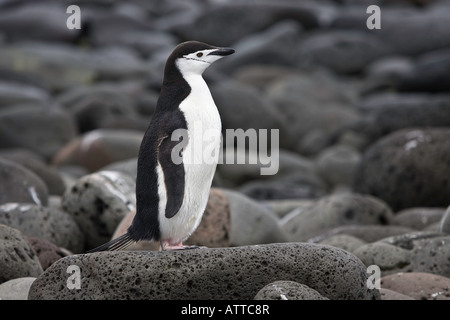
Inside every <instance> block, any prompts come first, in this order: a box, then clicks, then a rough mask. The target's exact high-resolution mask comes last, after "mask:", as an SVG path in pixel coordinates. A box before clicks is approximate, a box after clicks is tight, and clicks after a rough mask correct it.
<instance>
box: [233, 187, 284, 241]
mask: <svg viewBox="0 0 450 320" xmlns="http://www.w3.org/2000/svg"><path fill="white" fill-rule="evenodd" d="M224 192H225V194H226V196H227V198H228V202H229V207H230V215H231V236H230V245H231V246H243V245H252V244H263V243H273V242H282V241H283V240H284V236H283V234H282V232H281V230H280V227H279V226H278V219H277V218H276V216H275V215H274V214H273V213H272V212H271V211H270V210H268V209H267V208H265V207H264V206H263V205H262V204H260V203H258V202H257V201H255V200H253V199H251V198H249V197H247V196H245V195H243V194H241V193H239V192H236V191H231V190H224Z"/></svg>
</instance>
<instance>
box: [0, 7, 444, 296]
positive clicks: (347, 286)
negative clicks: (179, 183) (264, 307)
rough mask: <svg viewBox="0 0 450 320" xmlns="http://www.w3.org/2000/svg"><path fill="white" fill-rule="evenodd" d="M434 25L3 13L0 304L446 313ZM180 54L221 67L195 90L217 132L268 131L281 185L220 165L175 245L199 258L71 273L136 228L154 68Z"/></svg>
mask: <svg viewBox="0 0 450 320" xmlns="http://www.w3.org/2000/svg"><path fill="white" fill-rule="evenodd" d="M71 4H77V5H79V6H80V8H81V22H82V25H81V29H80V30H77V29H75V30H69V29H68V28H67V27H66V20H67V18H68V17H69V14H67V13H66V9H67V7H68V6H69V5H71ZM371 4H376V5H378V6H379V7H380V8H381V29H380V30H369V29H368V28H367V26H366V20H367V18H368V17H369V14H367V13H366V9H367V6H369V5H371ZM449 15H450V4H449V3H448V1H438V0H434V1H433V0H428V1H425V0H424V1H419V0H417V1H406V0H403V1H389V0H373V1H352V0H344V1H332V0H328V1H327V0H321V1H294V0H283V1H268V0H263V1H251V0H238V1H203V0H196V1H181V0H170V1H168V0H164V1H162V0H161V1H157V0H155V1H139V0H134V1H108V0H95V1H82V0H80V1H56V0H54V1H50V0H49V1H44V0H39V1H37V0H35V1H32V2H30V1H9V0H5V1H0V299H27V298H30V299H72V298H77V299H185V298H188V299H276V300H284V299H385V300H394V299H429V300H431V299H438V300H439V299H447V300H448V299H450V258H449V257H450V210H448V209H447V207H448V206H449V204H450V182H449V181H450V180H449V177H450V95H449V94H448V93H449V91H450V27H449V20H448V16H449ZM193 39H195V40H200V41H205V42H208V43H211V44H214V45H218V46H229V47H233V48H235V49H236V53H235V54H234V55H233V56H230V57H227V59H224V60H223V61H220V62H218V63H217V64H215V65H214V66H213V67H211V68H210V69H209V70H208V71H207V72H206V73H205V78H206V80H207V82H208V83H209V85H210V88H211V92H212V94H213V97H214V99H215V101H216V104H217V106H218V108H219V111H220V114H221V117H222V122H223V127H224V129H237V128H242V129H244V130H246V129H250V128H252V129H257V130H258V129H279V130H280V131H279V134H280V135H279V136H280V141H279V144H280V152H279V171H278V173H277V174H276V175H267V176H262V175H261V174H260V169H261V167H263V164H261V163H259V164H253V165H250V164H242V165H240V164H235V165H231V164H221V165H219V166H218V169H217V172H216V176H215V179H214V183H213V189H212V190H211V194H210V199H209V202H208V207H207V209H206V212H205V215H204V217H203V220H202V223H201V225H200V227H199V228H198V229H197V231H196V232H195V233H194V234H193V235H192V237H191V238H190V239H189V242H190V243H191V244H198V245H202V246H207V247H208V249H198V250H188V251H177V252H158V251H157V249H158V248H157V246H156V245H154V244H147V243H139V244H137V245H136V246H135V247H134V248H132V249H137V250H144V251H136V250H134V251H124V252H113V253H108V252H106V253H104V252H103V253H95V254H84V252H85V251H86V250H88V249H90V248H93V247H95V246H97V245H100V244H102V243H104V242H105V241H108V240H109V239H111V238H112V237H115V236H117V235H120V234H122V233H123V232H124V230H126V228H127V226H128V225H129V223H130V221H131V219H132V218H133V215H134V210H135V191H134V187H135V186H134V184H135V183H134V180H135V175H136V157H137V151H138V148H139V145H140V142H141V139H142V136H143V133H144V131H145V129H146V128H147V126H148V123H149V120H150V119H151V117H152V114H153V112H154V109H155V104H156V99H157V97H158V93H159V88H160V84H161V79H162V70H163V66H164V63H165V59H166V58H167V56H168V54H169V53H170V52H171V50H172V49H173V48H174V46H176V45H177V44H178V43H179V42H182V41H185V40H193ZM237 152H238V153H245V152H247V151H242V150H238V151H237ZM250 153H252V151H250ZM71 266H72V267H71ZM73 266H75V268H78V269H75V270H74V269H68V268H73ZM369 266H376V267H378V268H379V271H380V276H381V282H380V283H381V289H380V290H377V289H373V287H371V286H370V284H375V282H373V283H372V282H370V281H371V280H373V279H374V278H373V276H374V275H376V272H375V273H371V272H372V271H370V270H373V269H370V268H369V269H368V267H369ZM72 276H73V277H74V278H70V279H69V277H72ZM77 276H79V278H78V279H79V280H80V281H79V283H78V284H79V288H78V287H76V288H73V287H71V286H70V285H69V284H70V283H72V282H68V279H69V280H70V281H72V280H73V283H72V284H73V285H74V286H76V285H77V282H76V277H77ZM367 280H369V282H370V283H369V285H368V282H367ZM205 288H207V289H205Z"/></svg>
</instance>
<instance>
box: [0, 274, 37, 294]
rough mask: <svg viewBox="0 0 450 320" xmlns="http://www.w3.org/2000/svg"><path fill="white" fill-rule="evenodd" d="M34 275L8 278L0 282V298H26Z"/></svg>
mask: <svg viewBox="0 0 450 320" xmlns="http://www.w3.org/2000/svg"><path fill="white" fill-rule="evenodd" d="M34 280H36V278H34V277H23V278H17V279H12V280H8V281H6V282H3V283H2V284H0V300H28V292H29V291H30V287H31V284H32V283H33V282H34Z"/></svg>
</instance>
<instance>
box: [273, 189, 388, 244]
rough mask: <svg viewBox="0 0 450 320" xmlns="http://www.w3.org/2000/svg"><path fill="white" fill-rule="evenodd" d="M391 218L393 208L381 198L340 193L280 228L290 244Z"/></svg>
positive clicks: (300, 212) (284, 221)
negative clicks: (335, 229)
mask: <svg viewBox="0 0 450 320" xmlns="http://www.w3.org/2000/svg"><path fill="white" fill-rule="evenodd" d="M391 217H392V211H391V209H390V208H389V206H387V205H386V204H385V203H384V202H383V201H381V200H379V199H376V198H374V197H371V196H365V195H360V194H338V195H333V196H328V197H323V198H321V199H320V200H318V201H317V202H316V203H315V204H313V205H311V206H309V207H306V208H301V209H300V210H295V211H293V212H291V213H289V214H288V215H286V216H285V217H284V218H283V219H282V220H281V221H280V225H281V230H282V231H283V233H284V234H285V236H286V238H287V240H288V241H306V240H308V239H310V238H313V237H316V236H318V235H319V234H321V233H324V232H326V231H329V230H331V229H332V228H335V227H338V226H342V225H370V224H379V225H385V224H387V223H388V222H389V220H390V219H391Z"/></svg>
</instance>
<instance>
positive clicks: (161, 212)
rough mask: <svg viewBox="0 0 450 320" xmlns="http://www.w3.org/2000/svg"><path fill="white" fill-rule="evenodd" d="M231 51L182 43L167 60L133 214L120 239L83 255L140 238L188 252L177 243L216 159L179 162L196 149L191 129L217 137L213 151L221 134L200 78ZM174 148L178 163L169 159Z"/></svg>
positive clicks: (193, 221)
mask: <svg viewBox="0 0 450 320" xmlns="http://www.w3.org/2000/svg"><path fill="white" fill-rule="evenodd" d="M232 53H234V49H231V48H219V47H215V46H212V45H208V44H205V43H202V42H197V41H188V42H184V43H181V44H179V45H178V46H177V47H176V48H175V49H174V51H173V52H172V53H171V55H170V56H169V57H168V59H167V62H166V65H165V68H164V80H163V84H162V87H161V92H160V95H159V99H158V102H157V105H156V110H155V114H154V115H153V118H152V120H151V122H150V125H149V127H148V129H147V131H146V132H145V135H144V137H143V139H142V143H141V147H140V150H139V156H138V164H137V177H136V215H135V217H134V219H133V222H132V224H131V226H130V227H129V228H128V230H127V232H126V233H125V234H124V235H122V236H120V237H118V238H116V239H113V240H111V241H110V242H107V243H105V244H103V245H101V246H99V247H97V248H95V249H92V250H90V251H89V252H96V251H111V250H120V249H124V248H126V247H127V246H129V245H131V244H133V243H135V242H137V241H141V240H147V241H160V243H161V249H162V250H171V249H172V250H173V249H185V248H189V247H187V246H184V245H183V241H185V240H186V239H187V238H188V237H189V236H190V235H191V234H192V232H193V231H194V230H195V229H196V228H197V226H198V225H199V223H200V221H201V218H202V215H203V212H204V210H205V208H206V204H207V201H208V197H209V191H210V188H211V183H212V179H213V176H214V172H215V170H216V166H217V162H218V156H219V155H218V154H217V155H216V156H213V159H212V161H207V162H203V163H197V162H195V163H192V161H185V156H186V155H191V154H193V153H198V151H199V150H194V149H193V148H194V147H193V146H194V145H195V144H196V143H195V142H196V141H193V140H194V136H193V134H192V133H193V131H194V130H195V128H196V126H197V127H201V130H203V131H208V132H209V133H210V132H213V134H216V135H219V137H218V139H217V137H216V139H215V140H213V141H216V142H214V143H217V144H218V145H217V148H218V147H219V145H220V132H221V120H220V115H219V112H218V110H217V107H216V105H215V103H214V100H213V98H212V96H211V93H210V91H209V88H208V86H207V84H206V82H205V81H204V79H203V77H202V74H203V72H204V71H205V70H206V68H208V67H209V66H210V65H211V64H212V63H213V62H215V61H217V60H219V59H221V58H223V57H224V56H227V55H230V54H232ZM179 129H184V130H186V132H187V139H186V136H184V138H179V139H174V138H173V133H174V131H176V130H179ZM183 140H185V141H183ZM179 144H182V146H183V148H182V152H180V153H179V156H180V159H182V161H181V163H180V162H179V161H178V162H177V161H173V150H174V148H178V149H177V150H179V148H180V145H179ZM197 145H198V144H197Z"/></svg>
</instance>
